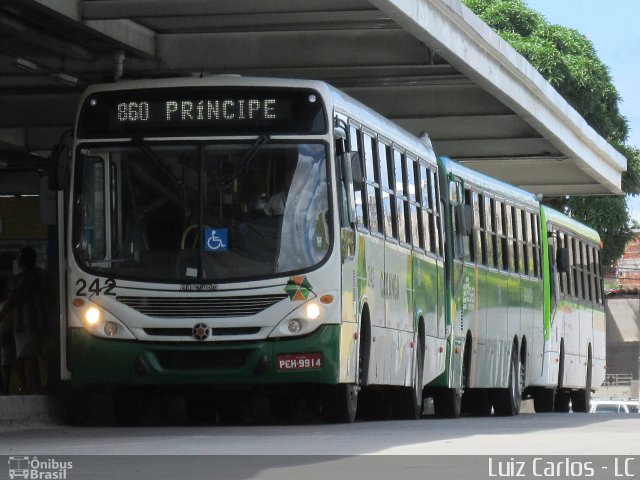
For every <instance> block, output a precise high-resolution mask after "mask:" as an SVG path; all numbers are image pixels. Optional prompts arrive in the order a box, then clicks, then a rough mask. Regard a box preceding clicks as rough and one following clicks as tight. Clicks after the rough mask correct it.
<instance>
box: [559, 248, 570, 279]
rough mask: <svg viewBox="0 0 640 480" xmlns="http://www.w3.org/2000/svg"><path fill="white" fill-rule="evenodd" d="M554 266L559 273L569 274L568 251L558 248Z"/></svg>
mask: <svg viewBox="0 0 640 480" xmlns="http://www.w3.org/2000/svg"><path fill="white" fill-rule="evenodd" d="M556 266H557V268H558V272H560V273H568V272H569V250H568V249H567V248H566V247H560V248H558V253H557V254H556Z"/></svg>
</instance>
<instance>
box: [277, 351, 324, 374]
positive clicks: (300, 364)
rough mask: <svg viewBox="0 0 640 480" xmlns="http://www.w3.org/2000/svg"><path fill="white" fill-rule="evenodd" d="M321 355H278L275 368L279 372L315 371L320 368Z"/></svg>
mask: <svg viewBox="0 0 640 480" xmlns="http://www.w3.org/2000/svg"><path fill="white" fill-rule="evenodd" d="M323 360H324V359H323V357H322V353H319V352H318V353H291V354H286V355H278V358H277V367H278V370H279V371H291V370H317V369H320V368H322V366H323V364H324V362H323Z"/></svg>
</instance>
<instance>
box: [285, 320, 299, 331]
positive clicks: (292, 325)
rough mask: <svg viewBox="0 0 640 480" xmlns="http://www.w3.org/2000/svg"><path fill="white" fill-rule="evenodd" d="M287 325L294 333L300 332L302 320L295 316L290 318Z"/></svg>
mask: <svg viewBox="0 0 640 480" xmlns="http://www.w3.org/2000/svg"><path fill="white" fill-rule="evenodd" d="M287 326H288V328H289V332H291V333H294V334H295V333H300V331H301V330H302V322H301V321H300V320H298V319H297V318H293V319H291V320H289V323H288V324H287Z"/></svg>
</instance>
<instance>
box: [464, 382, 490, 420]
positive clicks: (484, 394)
mask: <svg viewBox="0 0 640 480" xmlns="http://www.w3.org/2000/svg"><path fill="white" fill-rule="evenodd" d="M462 408H463V411H464V412H465V413H469V414H470V415H472V416H474V417H488V416H489V415H491V408H492V407H491V400H490V398H489V390H488V389H486V388H474V389H472V390H467V391H465V392H464V397H463V398H462Z"/></svg>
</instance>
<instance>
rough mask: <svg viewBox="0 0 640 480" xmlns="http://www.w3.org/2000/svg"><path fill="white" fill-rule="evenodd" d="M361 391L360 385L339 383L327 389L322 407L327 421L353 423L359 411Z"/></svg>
mask: <svg viewBox="0 0 640 480" xmlns="http://www.w3.org/2000/svg"><path fill="white" fill-rule="evenodd" d="M359 389H360V387H359V386H358V385H355V384H352V383H339V384H338V385H331V386H329V387H327V390H326V391H325V398H324V402H323V405H322V407H323V408H322V410H323V414H324V419H325V421H327V422H330V423H352V422H353V421H354V420H355V419H356V412H357V410H358V391H359Z"/></svg>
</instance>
